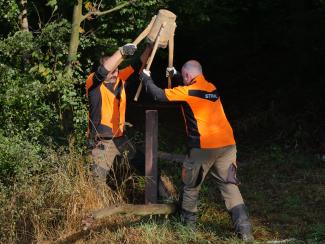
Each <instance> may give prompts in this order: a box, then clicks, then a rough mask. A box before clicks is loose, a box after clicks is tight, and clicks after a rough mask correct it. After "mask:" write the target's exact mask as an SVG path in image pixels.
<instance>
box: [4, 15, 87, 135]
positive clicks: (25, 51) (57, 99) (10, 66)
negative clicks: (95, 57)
mask: <svg viewBox="0 0 325 244" xmlns="http://www.w3.org/2000/svg"><path fill="white" fill-rule="evenodd" d="M69 31H70V25H69V24H68V22H67V21H65V20H61V21H56V22H52V23H50V24H48V25H46V26H45V27H44V28H43V29H42V32H41V33H39V34H38V35H32V33H30V32H20V31H19V32H16V33H14V34H13V35H11V36H9V37H8V38H6V39H3V40H1V42H0V47H1V52H0V57H1V60H3V61H2V62H3V63H1V64H0V69H1V74H0V77H1V86H0V90H1V94H0V101H1V103H2V105H3V113H2V114H1V115H0V119H1V121H5V122H6V123H3V124H2V129H3V130H4V131H5V133H6V134H7V135H13V134H17V133H22V134H24V135H25V136H28V137H29V138H31V139H34V140H37V139H40V137H43V136H46V135H54V134H56V133H58V132H59V131H62V130H63V129H64V128H63V127H64V126H65V124H66V123H67V121H64V120H63V119H64V118H63V117H64V116H63V114H64V113H67V112H71V113H73V112H75V114H76V115H78V116H80V117H76V116H74V117H73V116H71V118H73V121H74V122H75V123H76V125H77V127H76V128H79V127H78V126H81V127H83V128H82V129H85V128H84V127H85V125H84V124H85V121H86V116H85V111H86V107H85V105H84V101H83V100H84V99H83V97H82V94H80V93H78V92H77V91H76V86H78V85H81V83H83V79H82V76H81V73H80V71H79V70H80V67H79V66H76V67H75V69H74V72H73V74H72V75H73V76H71V74H67V73H66V72H65V71H64V69H65V61H66V55H67V53H68V40H69ZM77 68H78V69H77ZM80 130H81V129H80Z"/></svg>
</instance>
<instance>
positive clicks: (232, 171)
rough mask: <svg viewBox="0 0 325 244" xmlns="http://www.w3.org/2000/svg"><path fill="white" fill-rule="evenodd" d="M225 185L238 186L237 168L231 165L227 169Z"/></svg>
mask: <svg viewBox="0 0 325 244" xmlns="http://www.w3.org/2000/svg"><path fill="white" fill-rule="evenodd" d="M226 183H230V184H235V185H239V184H240V182H239V180H238V178H237V167H236V165H234V164H231V165H230V166H229V168H228V174H227V179H226Z"/></svg>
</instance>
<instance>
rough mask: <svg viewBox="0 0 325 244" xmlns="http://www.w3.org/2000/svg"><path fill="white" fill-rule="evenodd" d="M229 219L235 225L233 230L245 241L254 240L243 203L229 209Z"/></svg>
mask: <svg viewBox="0 0 325 244" xmlns="http://www.w3.org/2000/svg"><path fill="white" fill-rule="evenodd" d="M230 214H231V219H232V222H233V224H234V227H235V232H236V233H237V234H239V236H240V237H241V239H242V240H243V241H245V242H252V241H254V237H253V234H252V225H251V222H250V221H249V218H248V214H247V211H246V207H245V205H244V204H240V205H237V206H235V207H233V208H232V209H230Z"/></svg>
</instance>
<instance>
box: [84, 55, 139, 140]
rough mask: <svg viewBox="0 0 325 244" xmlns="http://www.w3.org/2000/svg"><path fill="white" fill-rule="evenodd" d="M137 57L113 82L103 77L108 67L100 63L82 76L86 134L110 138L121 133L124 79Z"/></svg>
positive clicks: (136, 62)
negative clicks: (84, 76) (86, 74)
mask: <svg viewBox="0 0 325 244" xmlns="http://www.w3.org/2000/svg"><path fill="white" fill-rule="evenodd" d="M140 67H141V61H140V60H139V59H135V60H134V62H133V63H132V64H131V65H129V66H127V67H126V68H124V69H122V70H120V71H119V73H118V78H117V80H116V82H115V83H106V82H105V81H104V80H105V78H106V76H107V74H108V72H109V71H108V70H106V69H105V68H104V66H103V65H101V66H99V67H98V69H97V71H96V72H94V73H91V74H90V75H89V76H88V78H87V80H86V95H87V96H88V101H89V121H88V136H90V137H97V138H104V139H105V138H113V137H119V136H122V135H123V129H124V124H125V110H126V94H125V86H126V82H125V81H126V80H127V79H128V78H129V77H130V76H131V75H132V74H133V73H134V72H135V71H136V73H138V71H139V69H140Z"/></svg>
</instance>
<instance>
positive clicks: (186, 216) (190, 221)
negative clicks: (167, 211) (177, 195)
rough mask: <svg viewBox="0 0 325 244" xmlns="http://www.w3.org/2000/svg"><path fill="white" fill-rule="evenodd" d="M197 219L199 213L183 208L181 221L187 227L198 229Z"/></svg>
mask: <svg viewBox="0 0 325 244" xmlns="http://www.w3.org/2000/svg"><path fill="white" fill-rule="evenodd" d="M196 220H197V214H196V213H193V212H190V211H187V210H185V209H182V210H181V222H182V224H184V225H185V226H186V227H188V228H190V229H191V230H193V231H195V229H196Z"/></svg>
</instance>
